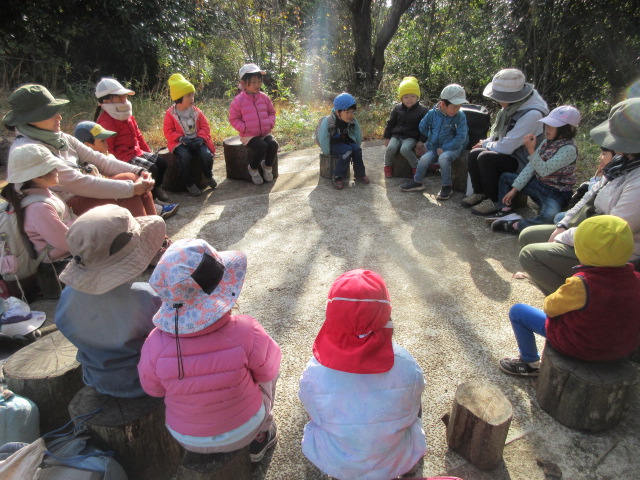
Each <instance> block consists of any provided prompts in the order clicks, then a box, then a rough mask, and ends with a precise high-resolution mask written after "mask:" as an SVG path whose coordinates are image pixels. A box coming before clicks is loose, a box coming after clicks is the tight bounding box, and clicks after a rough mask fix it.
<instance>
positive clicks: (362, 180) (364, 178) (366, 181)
mask: <svg viewBox="0 0 640 480" xmlns="http://www.w3.org/2000/svg"><path fill="white" fill-rule="evenodd" d="M354 180H355V181H356V182H360V183H364V184H365V185H368V184H370V183H371V180H369V177H367V176H366V175H362V176H361V177H354Z"/></svg>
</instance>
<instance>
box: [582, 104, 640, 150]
mask: <svg viewBox="0 0 640 480" xmlns="http://www.w3.org/2000/svg"><path fill="white" fill-rule="evenodd" d="M590 135H591V140H593V141H594V143H596V144H597V145H599V146H600V147H604V148H608V149H609V150H613V151H614V152H621V153H640V98H628V99H627V100H624V101H622V102H620V103H618V104H617V105H614V107H613V108H612V109H611V112H609V119H608V120H606V121H605V122H602V123H601V124H600V125H598V126H597V127H595V128H593V129H592V130H591V132H590Z"/></svg>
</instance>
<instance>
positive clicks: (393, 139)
mask: <svg viewBox="0 0 640 480" xmlns="http://www.w3.org/2000/svg"><path fill="white" fill-rule="evenodd" d="M398 96H399V97H400V102H401V103H399V104H397V105H396V106H395V107H393V110H391V115H390V116H389V120H388V121H387V127H386V128H385V129H384V146H385V147H387V150H386V151H385V154H384V176H385V178H391V177H393V170H392V165H393V157H395V155H396V153H397V152H398V150H400V153H401V154H402V156H403V157H404V158H406V159H407V161H408V162H409V165H411V169H412V172H413V174H414V175H415V173H416V167H417V166H418V157H416V152H415V150H418V151H421V150H422V149H423V148H424V140H425V139H424V138H420V129H419V125H420V120H422V118H423V117H424V116H425V115H426V114H427V111H428V108H427V107H425V106H424V105H421V104H420V86H419V85H418V79H416V78H415V77H404V79H403V80H402V82H400V86H399V87H398ZM416 145H417V146H416Z"/></svg>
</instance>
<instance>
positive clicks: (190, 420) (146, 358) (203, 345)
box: [138, 313, 282, 437]
mask: <svg viewBox="0 0 640 480" xmlns="http://www.w3.org/2000/svg"><path fill="white" fill-rule="evenodd" d="M180 347H181V351H182V362H183V366H184V378H183V379H182V380H179V379H178V361H177V353H176V337H175V335H171V334H168V333H166V332H163V331H162V330H159V329H158V328H155V329H153V330H152V331H151V333H150V334H149V336H148V337H147V340H146V341H145V343H144V345H143V347H142V353H141V356H140V362H139V363H138V373H139V374H140V383H141V384H142V388H143V389H144V391H145V392H147V393H148V394H149V395H151V396H153V397H165V398H164V403H165V405H166V422H167V424H168V425H169V426H170V427H171V428H172V429H173V430H175V431H176V432H178V433H181V434H183V435H191V436H195V437H207V436H213V435H220V434H221V433H225V432H228V431H230V430H233V429H234V428H237V427H239V426H240V425H243V424H244V423H246V422H247V421H248V420H249V419H250V418H251V417H252V416H253V415H255V413H256V412H257V411H258V410H259V409H260V406H261V405H262V393H261V391H260V388H259V386H258V382H268V381H271V380H273V379H274V378H276V376H277V375H278V371H279V370H280V360H281V358H282V353H281V352H280V347H279V346H278V344H277V343H276V342H275V341H274V340H273V339H272V338H271V337H270V336H269V335H268V334H267V332H265V330H264V328H262V326H261V325H260V324H259V323H258V322H257V320H256V319H254V318H252V317H250V316H248V315H234V316H232V315H230V314H228V313H227V314H226V315H224V316H223V317H222V318H220V319H219V320H217V321H216V322H215V323H213V324H212V325H210V326H209V327H207V328H205V329H204V330H202V331H200V332H196V333H193V334H189V335H180Z"/></svg>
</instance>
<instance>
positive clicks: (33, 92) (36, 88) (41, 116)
mask: <svg viewBox="0 0 640 480" xmlns="http://www.w3.org/2000/svg"><path fill="white" fill-rule="evenodd" d="M65 103H69V100H63V99H61V98H53V95H51V93H50V92H49V90H47V89H46V88H45V87H43V86H42V85H37V84H35V83H29V84H27V85H22V86H21V87H18V88H17V89H16V91H15V92H13V93H12V94H11V95H10V96H9V105H11V110H9V113H7V114H6V115H5V116H4V118H3V119H2V122H3V123H4V124H6V125H9V126H11V127H15V126H16V125H25V124H27V123H33V122H41V121H42V120H47V119H49V118H51V117H53V116H54V115H55V114H56V113H58V111H59V110H60V109H61V108H62V105H64V104H65Z"/></svg>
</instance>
